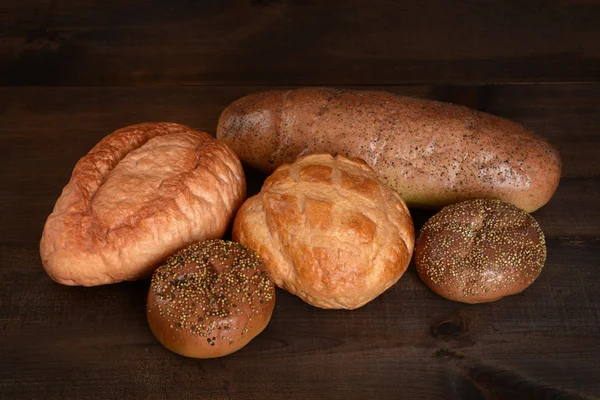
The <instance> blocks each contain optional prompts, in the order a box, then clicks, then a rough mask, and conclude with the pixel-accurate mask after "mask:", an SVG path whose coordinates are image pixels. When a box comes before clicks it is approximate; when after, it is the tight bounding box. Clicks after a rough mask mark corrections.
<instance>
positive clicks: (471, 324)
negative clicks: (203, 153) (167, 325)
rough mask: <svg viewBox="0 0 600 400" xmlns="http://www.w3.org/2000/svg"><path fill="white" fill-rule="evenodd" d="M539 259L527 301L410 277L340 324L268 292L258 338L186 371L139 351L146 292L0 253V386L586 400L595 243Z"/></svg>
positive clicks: (565, 246)
mask: <svg viewBox="0 0 600 400" xmlns="http://www.w3.org/2000/svg"><path fill="white" fill-rule="evenodd" d="M548 248H549V260H550V261H549V264H548V265H547V267H546V269H545V270H544V272H543V274H542V276H541V277H540V278H539V280H538V281H537V282H536V283H535V284H534V285H533V286H532V287H531V288H530V289H528V290H527V291H525V292H523V293H522V294H521V295H518V296H514V297H510V298H506V299H503V300H502V301H499V302H496V303H490V304H485V305H464V304H458V303H453V302H449V301H446V300H444V299H442V298H440V297H439V296H436V295H435V294H433V293H432V292H430V291H428V290H427V289H426V288H425V287H424V286H423V284H422V283H421V282H420V281H419V279H418V277H417V275H416V272H415V270H414V268H413V267H411V269H410V270H409V271H408V272H407V274H406V275H405V276H404V277H403V278H402V279H401V281H400V283H399V284H397V285H395V286H394V287H393V288H392V289H390V290H389V291H388V292H386V293H385V294H383V295H382V296H381V297H379V298H377V299H376V300H374V301H373V302H372V303H370V304H368V305H367V306H365V307H364V308H361V309H359V310H355V311H352V312H344V311H325V310H319V309H316V308H313V307H310V306H308V305H307V304H305V303H303V302H302V301H301V300H299V299H298V298H296V297H294V296H292V295H289V294H287V293H285V292H283V291H278V300H277V306H276V309H275V313H274V315H273V319H272V322H271V324H270V325H269V327H268V328H267V330H266V331H265V332H264V333H263V334H262V335H261V336H260V337H258V338H257V339H256V340H255V341H253V342H252V343H250V345H248V346H247V347H246V348H244V349H243V350H242V351H240V352H239V353H236V354H234V355H232V356H230V357H227V358H224V359H218V360H205V361H194V360H187V359H184V358H182V357H179V356H176V355H174V354H172V353H170V352H168V351H167V350H165V349H164V348H162V347H161V346H160V345H159V344H158V343H157V342H156V341H155V340H154V339H153V337H152V335H151V333H150V332H149V329H148V327H147V324H146V321H145V319H144V307H145V293H146V291H147V288H148V283H147V282H136V283H124V284H117V285H110V286H105V287H99V288H65V287H62V286H59V285H57V284H54V283H53V282H51V281H50V280H49V279H48V278H47V277H46V276H45V274H44V272H43V271H42V270H41V269H40V268H39V266H38V265H36V263H35V262H34V263H31V264H29V265H24V260H27V259H29V258H30V255H31V254H32V253H34V252H35V251H36V250H37V248H36V247H35V246H32V245H19V246H15V245H9V246H6V245H3V246H2V247H1V248H0V251H2V254H4V256H5V257H6V258H5V261H6V264H5V265H4V266H3V269H2V272H1V273H0V274H1V275H2V279H3V282H5V283H6V284H5V289H4V290H5V294H6V293H8V294H9V295H10V296H11V298H13V299H18V300H19V301H12V302H11V303H10V304H5V305H3V306H2V314H1V315H2V319H1V320H0V322H1V326H2V330H3V331H4V335H3V341H2V342H1V343H0V357H1V358H2V359H3V360H4V362H3V363H2V367H0V385H2V386H4V387H3V389H4V390H5V392H4V393H5V394H6V395H10V394H17V393H20V394H21V396H23V397H27V398H29V397H37V396H39V395H40V394H41V393H42V391H44V392H45V391H49V394H52V397H63V398H66V397H68V398H73V397H77V398H99V397H100V398H104V397H108V396H110V395H111V393H113V391H118V392H119V393H129V394H130V396H128V397H131V398H161V397H164V395H165V394H166V393H177V394H178V396H179V395H180V394H181V395H183V398H192V397H193V396H195V395H200V394H202V395H204V396H208V397H210V398H227V396H231V397H234V398H236V397H237V396H241V395H245V396H248V397H251V398H253V397H256V396H259V397H261V398H273V399H275V398H279V396H280V393H283V392H284V393H286V396H287V395H289V396H291V397H292V398H302V397H304V398H306V396H311V398H313V396H314V398H334V399H337V398H339V399H343V398H365V396H367V395H368V394H369V393H370V392H372V394H373V395H374V396H376V397H377V398H390V399H391V398H395V397H394V396H395V394H397V393H400V392H405V393H410V394H411V395H413V396H415V397H418V398H420V397H419V396H421V397H423V398H449V397H447V394H448V390H449V389H450V388H452V387H455V386H456V385H459V386H460V385H462V387H463V389H462V390H470V391H476V392H482V393H485V392H486V391H487V390H486V389H485V387H484V385H483V383H480V382H478V381H477V380H475V379H473V377H472V376H471V375H472V374H474V373H475V372H477V371H480V370H482V369H483V370H484V371H488V374H492V376H493V375H498V379H500V381H499V382H496V385H499V386H500V388H501V387H506V386H507V385H508V384H507V382H503V381H502V376H503V375H502V373H503V372H505V371H510V374H511V375H510V376H511V377H513V376H516V377H514V378H511V379H512V380H514V381H512V380H509V383H510V382H512V383H511V385H513V387H509V388H510V390H518V389H519V387H518V385H517V383H518V384H519V385H520V386H521V387H523V386H525V387H528V386H531V387H534V388H536V390H537V391H539V392H542V393H544V392H545V391H548V392H550V391H551V390H554V391H558V392H580V393H582V394H588V395H592V394H595V393H598V390H600V385H599V383H598V381H597V380H596V379H594V378H595V377H597V374H598V372H599V371H598V368H599V367H598V364H597V360H598V358H599V357H600V345H599V343H600V324H599V321H600V302H599V299H598V296H597V294H596V283H595V282H597V281H598V280H599V279H600V270H599V269H598V268H590V267H591V266H594V267H595V266H596V265H597V263H598V261H600V260H599V257H598V254H600V241H599V240H597V239H593V240H589V241H583V242H582V243H579V244H573V243H571V242H569V241H563V240H561V239H552V240H551V241H550V242H549V245H548ZM7 265H8V266H9V267H8V268H6V266H7ZM11 266H12V267H11ZM26 267H27V268H26ZM34 267H35V268H34ZM29 268H31V269H29ZM566 270H568V271H569V273H568V274H565V271H566ZM34 288H35V290H32V289H34ZM34 304H35V307H32V305H34ZM40 332H44V333H43V334H40ZM194 377H195V378H194ZM72 382H76V383H77V384H76V385H73V384H72ZM509 386H510V385H509ZM493 389H494V390H498V389H499V387H495V388H493ZM23 390H24V391H23ZM333 390H335V391H333ZM450 393H451V392H450ZM456 398H461V397H459V396H458V395H457V396H456ZM482 398H483V397H482ZM513 398H517V397H513ZM523 398H526V397H523ZM530 398H534V397H530Z"/></svg>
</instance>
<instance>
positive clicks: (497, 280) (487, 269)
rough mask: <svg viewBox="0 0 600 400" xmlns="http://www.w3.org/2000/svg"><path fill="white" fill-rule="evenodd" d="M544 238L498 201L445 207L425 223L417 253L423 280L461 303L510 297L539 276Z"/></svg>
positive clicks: (512, 208) (529, 221)
mask: <svg viewBox="0 0 600 400" xmlns="http://www.w3.org/2000/svg"><path fill="white" fill-rule="evenodd" d="M545 260H546V242H545V238H544V233H543V232H542V230H541V228H540V226H539V225H538V223H537V222H536V220H535V219H534V218H533V217H532V216H531V215H529V214H527V213H526V212H524V211H523V210H521V209H519V208H517V207H515V206H513V205H512V204H509V203H506V202H503V201H500V200H487V199H479V200H469V201H464V202H461V203H457V204H453V205H451V206H448V207H445V208H444V209H442V210H441V211H440V212H439V213H437V214H436V215H434V216H433V217H432V218H431V219H429V221H427V222H426V223H425V225H424V226H423V228H422V229H421V232H420V234H419V240H418V241H417V246H416V249H415V265H416V267H417V272H418V273H419V277H420V278H421V280H422V281H423V282H424V283H425V284H426V285H427V286H428V287H429V288H430V289H431V290H433V291H434V292H436V293H437V294H439V295H440V296H443V297H445V298H447V299H450V300H454V301H460V302H463V303H486V302H491V301H496V300H498V299H500V298H502V297H504V296H509V295H514V294H517V293H520V292H522V291H523V290H525V289H526V288H527V287H529V286H530V285H531V284H532V283H533V282H534V281H535V280H536V279H537V278H538V276H539V275H540V273H541V272H542V268H543V267H544V262H545Z"/></svg>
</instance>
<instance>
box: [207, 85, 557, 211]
mask: <svg viewBox="0 0 600 400" xmlns="http://www.w3.org/2000/svg"><path fill="white" fill-rule="evenodd" d="M217 138H219V139H223V140H226V141H227V143H228V144H229V146H230V147H231V148H232V149H233V150H234V151H235V152H236V153H237V155H238V156H239V157H240V158H241V159H242V161H244V162H246V163H247V164H249V165H251V166H253V167H255V168H259V169H261V170H264V171H266V172H271V171H273V170H275V168H277V167H278V166H279V165H281V164H284V163H288V162H292V161H294V160H295V158H296V157H297V156H298V155H300V154H309V153H319V152H328V153H334V154H342V155H345V156H351V157H358V158H362V159H364V160H365V161H367V163H368V164H369V165H370V166H371V167H372V168H373V169H375V171H376V172H377V173H378V174H379V175H380V176H381V178H383V180H384V181H385V182H386V183H387V184H388V185H389V186H390V187H392V188H393V189H395V190H396V191H397V192H398V193H399V194H400V195H401V196H402V198H403V199H404V200H405V201H406V203H407V204H408V205H409V206H415V207H426V208H440V207H442V206H445V205H447V204H451V203H455V202H458V201H462V200H467V199H474V198H496V199H501V200H505V201H508V202H510V203H512V204H514V205H516V206H518V207H520V208H522V209H524V210H525V211H528V212H532V211H534V210H536V209H538V208H539V207H541V206H543V205H544V204H546V203H547V202H548V200H550V198H551V197H552V194H553V193H554V191H555V190H556V188H557V186H558V181H559V178H560V170H561V161H560V157H559V154H558V152H557V150H556V149H554V147H552V146H551V145H550V144H549V143H548V142H547V141H546V140H544V139H543V138H541V137H539V136H536V135H535V134H533V133H532V132H531V131H529V130H527V129H526V128H524V127H523V126H521V125H519V124H516V123H514V122H511V121H508V120H505V119H502V118H499V117H495V116H493V115H489V114H485V113H483V112H478V111H475V110H471V109H468V108H466V107H460V106H456V105H452V104H447V103H440V102H436V101H431V100H422V99H415V98H410V97H403V96H397V95H393V94H390V93H385V92H372V91H352V90H337V89H327V88H305V89H297V90H287V91H271V92H263V93H256V94H252V95H249V96H246V97H243V98H241V99H239V100H237V101H235V102H234V103H232V104H231V105H230V106H229V107H227V109H225V111H224V112H223V113H222V115H221V117H220V120H219V125H218V129H217Z"/></svg>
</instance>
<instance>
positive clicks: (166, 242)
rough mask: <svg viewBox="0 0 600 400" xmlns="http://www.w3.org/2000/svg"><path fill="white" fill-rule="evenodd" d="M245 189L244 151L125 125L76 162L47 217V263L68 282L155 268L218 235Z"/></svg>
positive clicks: (191, 135)
mask: <svg viewBox="0 0 600 400" xmlns="http://www.w3.org/2000/svg"><path fill="white" fill-rule="evenodd" d="M245 195H246V182H245V179H244V171H243V169H242V166H241V163H240V161H239V159H238V158H237V156H236V155H235V154H234V153H233V152H232V151H231V150H230V149H229V148H228V147H227V146H226V145H225V144H223V143H220V142H219V141H217V140H215V139H213V138H211V137H210V136H209V135H208V134H206V133H203V132H199V131H196V130H194V129H191V128H188V127H186V126H183V125H178V124H172V123H146V124H139V125H133V126H129V127H126V128H123V129H119V130H117V131H116V132H114V133H112V134H110V135H108V136H106V137H105V138H104V139H102V140H101V141H100V142H99V143H98V144H97V145H96V146H94V148H93V149H92V150H91V151H90V152H89V153H88V154H87V155H86V156H84V157H83V158H82V159H80V160H79V162H78V163H77V165H76V166H75V169H74V171H73V175H72V176H71V180H70V181H69V183H68V184H67V186H66V187H65V188H64V190H63V192H62V195H61V196H60V198H59V199H58V200H57V202H56V205H55V206H54V210H53V211H52V214H50V216H49V217H48V220H47V221H46V225H45V226H44V232H43V234H42V240H41V243H40V254H41V257H42V263H43V265H44V268H45V269H46V271H47V272H48V274H49V275H50V277H52V279H54V280H55V281H57V282H59V283H62V284H65V285H83V286H94V285H102V284H107V283H113V282H119V281H124V280H135V279H138V278H141V277H149V276H150V275H151V274H152V271H154V268H156V267H157V266H158V265H159V264H160V263H161V262H162V261H163V260H164V259H165V258H166V257H167V256H168V255H170V254H172V253H173V252H174V251H176V250H177V249H179V248H181V247H182V246H185V245H188V244H190V243H193V242H196V241H199V240H204V239H209V238H220V237H221V236H222V235H223V234H224V232H225V230H226V229H227V226H228V225H229V224H230V222H231V220H232V219H233V216H234V214H235V212H236V210H237V208H238V207H239V205H240V204H241V203H242V202H243V200H244V198H245Z"/></svg>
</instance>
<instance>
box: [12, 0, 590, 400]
mask: <svg viewBox="0 0 600 400" xmlns="http://www.w3.org/2000/svg"><path fill="white" fill-rule="evenodd" d="M599 22H600V2H598V1H593V0H562V1H516V0H515V1H500V0H497V1H493V0H464V1H449V0H425V1H416V0H415V1H393V0H388V1H383V0H370V1H359V0H347V1H343V2H341V1H339V2H335V1H291V0H279V1H277V0H254V1H252V0H245V1H217V0H212V1H209V0H205V1H199V0H198V1H193V0H187V1H184V0H177V1H171V2H167V1H162V2H161V1H150V0H130V1H117V0H106V1H93V0H82V1H74V0H73V1H62V0H53V1H33V0H4V1H2V2H1V3H0V85H1V86H0V179H1V183H0V205H1V210H2V214H1V215H2V220H1V223H0V283H1V285H2V287H1V290H0V398H2V399H4V398H7V399H8V398H19V399H21V398H22V399H29V398H35V399H37V398H44V399H45V398H48V399H68V398H77V399H92V398H93V399H100V398H132V399H133V398H135V399H164V398H182V399H188V398H189V399H197V398H213V399H238V398H253V399H254V398H256V399H280V398H284V399H363V398H374V399H398V398H407V399H518V398H522V399H537V398H539V399H542V398H543V399H546V398H548V399H554V398H556V399H558V398H560V399H569V398H598V396H599V394H600V296H599V293H598V290H599V288H600V283H598V282H599V280H600V211H599V207H598V206H599V205H600V162H599V161H598V160H599V158H598V153H600V135H599V134H598V130H599V128H600V40H599V38H600V28H599ZM302 85H332V86H356V87H358V88H370V87H377V88H378V89H385V90H390V91H393V92H397V93H403V94H410V95H414V96H419V97H425V98H432V99H439V100H445V101H452V102H456V103H460V104H466V105H469V106H471V107H474V108H478V109H480V110H484V111H487V112H490V113H493V114H497V115H500V116H503V117H506V118H510V119H513V120H515V121H518V122H521V123H523V124H524V125H526V126H528V127H530V128H533V129H535V130H536V131H538V132H539V134H541V135H543V136H545V137H546V138H548V139H549V140H550V141H551V142H552V143H554V144H555V145H556V146H557V147H558V148H559V150H560V152H561V154H562V157H563V162H564V167H563V174H562V180H561V184H560V187H559V189H558V192H557V193H556V195H555V197H554V198H553V199H552V201H551V202H550V203H549V204H548V205H547V206H546V207H544V208H542V209H541V210H539V211H537V212H536V213H535V214H534V216H535V218H536V219H537V220H538V221H539V222H540V224H541V225H542V228H543V229H544V232H545V233H546V236H547V239H548V261H547V264H546V268H545V270H544V272H543V273H542V275H541V277H540V278H539V280H538V281H537V282H536V283H535V284H534V285H533V286H532V287H531V288H530V289H528V290H527V291H525V292H523V293H522V294H520V295H518V296H513V297H511V298H506V299H503V300H501V301H499V302H497V303H491V304H484V305H464V304H459V303H453V302H450V301H447V300H444V299H443V298H441V297H438V296H436V295H434V294H433V293H432V292H430V291H429V290H428V289H427V288H426V287H425V286H424V285H423V284H422V283H421V282H420V281H419V279H418V277H417V275H416V272H415V271H414V268H413V267H412V266H411V267H410V268H409V270H408V272H407V273H406V274H405V276H404V277H403V278H402V279H401V280H400V282H399V283H398V284H397V285H395V286H394V287H392V288H391V289H390V290H389V291H387V292H386V293H384V294H383V295H382V296H380V297H379V298H377V299H376V300H374V301H373V302H372V303H370V304H368V305H366V306H365V307H363V308H361V309H359V310H356V311H352V312H344V311H325V310H320V309H316V308H312V307H310V306H308V305H306V304H304V303H303V302H302V301H300V300H299V299H297V298H295V297H293V296H291V295H289V294H287V293H285V292H283V291H278V299H277V306H276V309H275V312H274V315H273V319H272V322H271V324H270V325H269V327H268V328H267V329H266V330H265V332H264V333H263V334H261V335H260V336H259V337H258V338H257V339H256V340H254V341H253V342H252V343H251V344H250V345H248V346H247V347H246V348H244V349H243V350H241V351H240V352H238V353H235V354H234V355H232V356H229V357H226V358H222V359H216V360H204V361H198V360H191V359H186V358H182V357H179V356H176V355H174V354H172V353H170V352H168V351H167V350H165V349H164V348H162V347H161V346H160V345H159V344H158V343H157V342H156V341H155V340H154V338H153V337H152V335H151V333H150V331H149V329H148V328H147V325H146V321H145V316H144V308H145V295H146V292H147V289H148V282H135V283H123V284H117V285H111V286H105V287H97V288H70V287H63V286H60V285H58V284H55V283H53V282H52V281H51V280H50V279H49V278H48V277H47V276H46V274H45V273H44V271H43V269H42V267H41V264H40V260H39V253H38V244H39V238H40V235H41V230H42V226H43V223H44V221H45V218H46V217H47V215H48V214H49V213H50V211H51V209H52V206H53V204H54V201H55V200H56V198H57V197H58V196H59V194H60V191H61V189H62V187H63V186H64V185H65V184H66V182H67V181H68V179H69V175H70V172H71V170H72V168H73V166H74V164H75V162H76V161H77V160H78V158H79V157H81V156H82V155H83V154H85V152H87V151H88V150H89V149H90V148H91V147H92V146H93V145H94V144H95V143H96V142H97V141H98V140H99V139H100V138H101V137H103V136H104V135H106V134H107V133H109V132H111V131H113V130H114V129H116V128H118V127H121V126H124V125H127V124H132V123H136V122H141V121H159V120H160V121H163V120H168V121H174V122H180V123H184V124H188V125H190V126H193V127H195V128H198V129H202V130H205V131H207V132H210V133H213V134H214V132H215V127H216V121H217V118H218V116H219V113H220V112H221V110H222V109H223V108H224V107H225V106H226V105H227V104H228V103H229V102H231V101H232V100H234V99H236V98H238V97H240V96H242V95H244V94H246V93H251V92H254V91H257V90H261V89H264V88H265V87H272V86H286V87H288V86H302ZM248 174H249V177H250V179H251V181H252V183H251V185H252V190H253V191H256V190H258V188H259V187H260V179H261V177H260V176H259V175H257V174H255V173H254V172H252V171H248ZM413 214H414V218H415V224H416V227H417V228H419V227H420V226H421V225H422V224H423V222H424V221H425V220H426V219H427V218H428V217H429V216H430V215H431V213H427V212H422V211H418V210H413Z"/></svg>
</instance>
